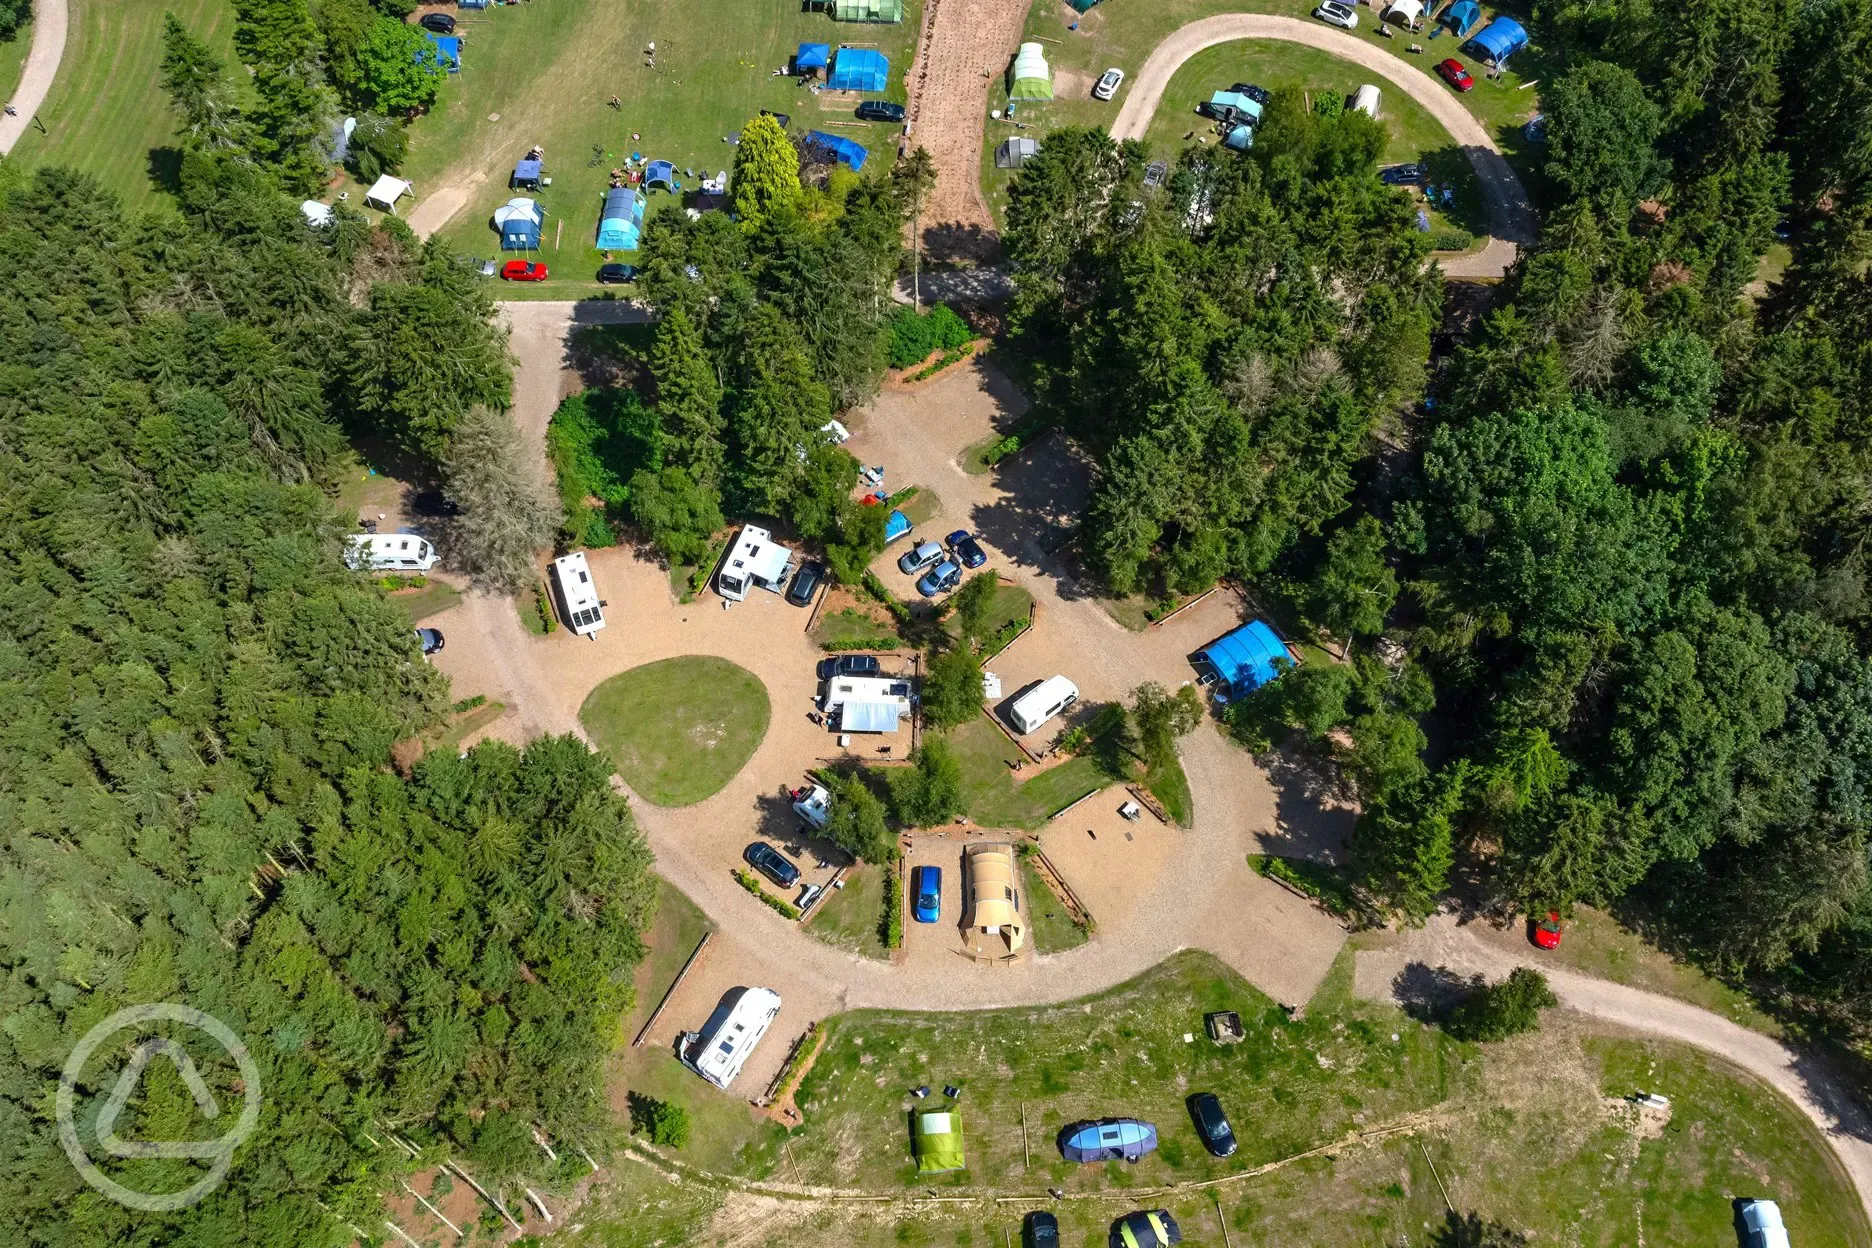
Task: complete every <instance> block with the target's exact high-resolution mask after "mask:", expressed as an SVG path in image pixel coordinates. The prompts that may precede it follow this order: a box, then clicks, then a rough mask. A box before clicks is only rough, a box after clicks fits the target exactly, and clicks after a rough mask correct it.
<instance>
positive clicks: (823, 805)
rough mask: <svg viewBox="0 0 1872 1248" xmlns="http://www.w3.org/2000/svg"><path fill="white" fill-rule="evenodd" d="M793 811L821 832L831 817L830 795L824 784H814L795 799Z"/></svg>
mask: <svg viewBox="0 0 1872 1248" xmlns="http://www.w3.org/2000/svg"><path fill="white" fill-rule="evenodd" d="M793 813H794V814H796V815H798V816H799V817H800V818H802V819H804V820H805V821H806V822H807V823H810V824H811V825H812V826H813V827H814V828H815V829H816V830H818V831H820V832H823V831H825V826H826V823H827V821H828V820H830V819H831V818H832V795H831V794H830V793H828V792H826V787H825V785H823V784H815V785H813V786H812V787H811V788H809V789H806V790H804V791H803V792H802V793H801V794H800V796H799V797H798V798H797V799H795V801H794V802H793Z"/></svg>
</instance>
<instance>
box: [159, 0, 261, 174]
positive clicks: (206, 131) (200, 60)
mask: <svg viewBox="0 0 1872 1248" xmlns="http://www.w3.org/2000/svg"><path fill="white" fill-rule="evenodd" d="M223 68H224V66H223V65H222V64H221V59H220V58H219V57H217V56H216V55H215V54H214V53H213V52H212V51H210V50H209V48H208V45H207V44H205V43H203V42H202V41H201V40H199V39H197V38H195V37H194V36H193V35H191V34H189V32H188V28H187V27H186V26H184V25H183V24H182V23H181V22H180V21H178V20H176V15H175V14H173V13H165V14H163V59H162V86H163V90H164V91H166V92H167V93H168V95H169V102H170V104H171V106H172V107H174V109H175V111H176V114H177V116H178V117H180V118H181V122H182V133H183V135H184V136H186V138H187V139H188V140H189V141H191V142H194V143H199V144H201V145H202V146H204V147H208V148H240V147H243V146H245V142H246V139H245V136H244V135H243V134H242V123H241V115H240V110H239V109H237V108H236V107H235V106H234V95H233V91H232V90H231V89H230V87H229V86H228V83H227V80H226V79H225V78H223V77H222V70H223Z"/></svg>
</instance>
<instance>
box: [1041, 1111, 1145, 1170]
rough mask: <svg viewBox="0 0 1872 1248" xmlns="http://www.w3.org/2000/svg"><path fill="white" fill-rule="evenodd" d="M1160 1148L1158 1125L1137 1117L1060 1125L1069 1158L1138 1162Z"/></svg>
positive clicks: (1062, 1146) (1061, 1146) (1062, 1145)
mask: <svg viewBox="0 0 1872 1248" xmlns="http://www.w3.org/2000/svg"><path fill="white" fill-rule="evenodd" d="M1156 1147H1157V1127H1156V1124H1154V1123H1149V1122H1139V1121H1138V1120H1137V1119H1136V1118H1100V1119H1099V1120H1097V1121H1096V1122H1075V1123H1071V1124H1069V1125H1067V1126H1065V1127H1062V1128H1060V1133H1059V1150H1060V1156H1062V1157H1064V1158H1065V1159H1066V1160H1067V1161H1080V1162H1084V1161H1129V1162H1136V1161H1137V1160H1138V1159H1139V1158H1141V1157H1143V1156H1144V1154H1145V1153H1148V1152H1150V1151H1151V1150H1152V1149H1154V1148H1156Z"/></svg>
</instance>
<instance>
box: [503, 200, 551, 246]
mask: <svg viewBox="0 0 1872 1248" xmlns="http://www.w3.org/2000/svg"><path fill="white" fill-rule="evenodd" d="M545 218H546V214H545V213H544V212H543V211H541V209H540V206H539V205H538V204H537V203H535V202H534V201H533V200H530V199H527V198H526V197H525V196H520V197H518V198H515V199H510V200H508V201H507V202H506V203H504V204H502V205H501V206H500V207H499V208H496V209H495V210H494V228H495V229H497V230H499V231H500V236H501V250H502V251H531V250H533V249H534V248H537V247H538V246H539V245H540V224H541V222H543V221H544V220H545Z"/></svg>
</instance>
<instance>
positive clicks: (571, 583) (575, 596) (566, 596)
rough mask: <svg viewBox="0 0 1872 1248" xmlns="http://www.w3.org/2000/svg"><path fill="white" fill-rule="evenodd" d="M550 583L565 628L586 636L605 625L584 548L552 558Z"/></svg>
mask: <svg viewBox="0 0 1872 1248" xmlns="http://www.w3.org/2000/svg"><path fill="white" fill-rule="evenodd" d="M553 584H554V586H555V587H556V588H557V589H558V591H559V618H560V619H562V620H564V621H565V625H566V627H567V628H569V629H571V630H572V631H573V632H575V633H577V634H578V635H579V636H581V637H589V636H591V635H592V634H593V633H595V632H597V631H598V630H599V629H601V628H603V627H604V626H605V618H604V605H605V604H604V601H603V600H602V599H601V598H599V597H598V585H597V583H596V582H595V581H593V580H592V578H591V567H590V566H589V565H588V564H587V563H586V562H585V552H584V551H582V550H575V551H573V552H572V553H571V554H569V555H561V556H559V557H558V558H557V559H555V560H553Z"/></svg>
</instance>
